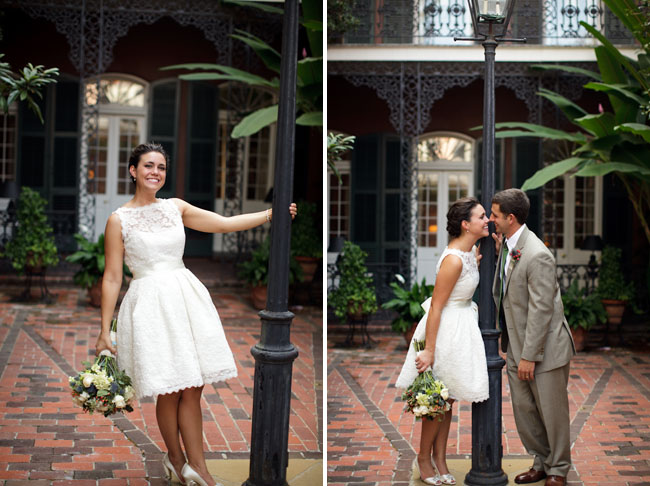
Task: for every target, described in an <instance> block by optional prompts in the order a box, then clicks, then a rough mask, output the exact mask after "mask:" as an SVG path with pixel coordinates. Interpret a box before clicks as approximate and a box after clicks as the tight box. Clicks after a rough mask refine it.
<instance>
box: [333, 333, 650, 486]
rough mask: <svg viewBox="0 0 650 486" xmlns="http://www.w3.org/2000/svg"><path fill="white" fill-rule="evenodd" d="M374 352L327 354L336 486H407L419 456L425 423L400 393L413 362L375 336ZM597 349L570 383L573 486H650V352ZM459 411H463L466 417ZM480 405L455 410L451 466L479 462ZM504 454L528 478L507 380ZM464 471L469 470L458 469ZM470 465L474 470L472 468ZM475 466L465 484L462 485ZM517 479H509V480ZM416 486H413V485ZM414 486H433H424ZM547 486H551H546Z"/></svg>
mask: <svg viewBox="0 0 650 486" xmlns="http://www.w3.org/2000/svg"><path fill="white" fill-rule="evenodd" d="M373 337H374V338H375V339H377V340H378V344H377V345H376V346H375V347H374V348H372V349H364V348H361V347H359V348H356V349H343V348H341V347H338V346H336V344H337V342H340V341H341V336H330V337H329V347H328V368H327V369H328V378H327V379H328V385H327V389H328V394H327V401H328V415H327V419H328V425H327V434H328V435H327V441H328V462H327V475H328V483H329V485H330V486H343V485H349V486H352V485H358V486H362V485H363V486H370V485H374V486H389V485H395V486H406V485H408V484H409V480H410V477H411V463H412V461H413V458H414V457H415V454H416V451H417V450H418V444H419V434H420V424H419V423H417V422H415V420H414V418H413V416H412V415H411V414H403V413H402V409H403V402H402V401H401V399H400V393H399V391H398V390H397V389H396V388H395V387H394V383H395V380H396V379H397V376H398V374H399V372H400V369H401V366H402V363H403V359H404V356H405V353H406V345H405V343H404V340H403V339H402V337H401V336H396V335H392V336H388V335H384V336H379V337H377V336H373ZM647 349H648V348H647V347H644V349H642V350H632V349H629V348H624V347H618V348H617V347H613V348H601V349H598V348H594V349H592V350H590V351H589V352H582V353H579V354H578V356H576V357H575V358H574V359H573V361H572V367H571V374H570V378H569V400H570V412H571V437H572V442H573V446H572V460H573V467H572V470H571V472H570V474H569V477H568V484H570V485H574V486H577V485H585V486H596V485H610V486H624V485H630V486H631V485H634V486H648V485H650V352H649V351H648V350H647ZM459 410H460V412H459ZM471 433H472V424H471V405H470V404H467V403H460V409H459V408H458V404H456V405H454V419H453V423H452V428H451V431H450V436H449V443H448V450H447V454H448V458H450V459H452V460H454V459H456V460H458V459H467V458H470V457H471V448H472V435H471ZM502 437H503V454H504V458H505V459H504V462H505V460H507V459H511V460H519V461H518V462H520V463H522V464H524V466H523V467H524V469H521V470H525V469H527V468H528V467H529V466H530V465H531V464H532V459H530V457H529V456H528V455H527V454H526V451H525V450H524V448H523V446H522V444H521V441H520V440H519V437H518V435H517V431H516V429H515V424H514V417H513V414H512V406H511V403H510V397H509V396H508V386H507V378H506V376H505V371H504V374H503V436H502ZM457 462H461V461H457ZM463 463H467V464H469V463H468V461H464V462H463ZM469 467H471V464H469V465H468V466H467V468H466V469H465V470H464V471H462V472H463V475H462V476H459V475H457V476H456V479H457V480H458V483H459V484H462V482H463V481H462V480H463V479H464V474H465V473H467V472H468V470H469ZM512 480H513V478H512V477H510V481H512ZM411 484H414V483H413V482H411ZM415 484H417V485H418V486H419V485H422V484H424V483H422V482H420V481H415ZM538 484H542V485H543V481H542V482H541V483H538Z"/></svg>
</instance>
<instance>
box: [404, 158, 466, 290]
mask: <svg viewBox="0 0 650 486" xmlns="http://www.w3.org/2000/svg"><path fill="white" fill-rule="evenodd" d="M472 181H473V176H472V171H471V170H427V169H425V168H422V167H421V168H420V171H419V174H418V221H417V235H418V259H417V272H416V276H417V281H418V282H420V281H422V278H423V277H424V278H426V281H427V283H428V284H433V283H434V282H435V277H436V264H437V263H438V259H439V258H440V255H441V254H442V252H443V251H444V249H445V247H446V246H447V243H448V242H449V241H448V234H447V217H446V215H447V211H448V210H449V206H450V205H451V204H453V202H454V201H455V200H456V199H459V198H461V197H465V196H469V195H470V194H473V190H474V188H473V182H472Z"/></svg>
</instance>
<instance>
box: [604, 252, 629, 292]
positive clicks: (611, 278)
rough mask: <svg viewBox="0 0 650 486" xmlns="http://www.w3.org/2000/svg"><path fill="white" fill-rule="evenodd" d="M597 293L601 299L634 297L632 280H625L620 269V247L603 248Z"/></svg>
mask: <svg viewBox="0 0 650 486" xmlns="http://www.w3.org/2000/svg"><path fill="white" fill-rule="evenodd" d="M598 295H600V298H601V299H612V300H625V301H628V300H631V299H632V298H633V297H634V282H628V281H626V280H625V277H624V276H623V272H622V271H621V249H620V248H616V247H613V246H606V247H605V248H603V253H602V257H601V263H600V270H599V272H598Z"/></svg>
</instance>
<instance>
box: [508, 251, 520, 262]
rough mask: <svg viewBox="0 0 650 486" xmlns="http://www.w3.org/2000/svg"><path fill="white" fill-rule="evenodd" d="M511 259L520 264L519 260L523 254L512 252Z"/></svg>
mask: <svg viewBox="0 0 650 486" xmlns="http://www.w3.org/2000/svg"><path fill="white" fill-rule="evenodd" d="M510 257H511V258H512V259H513V260H514V261H515V262H518V261H519V259H520V258H521V252H520V251H519V250H512V251H511V252H510Z"/></svg>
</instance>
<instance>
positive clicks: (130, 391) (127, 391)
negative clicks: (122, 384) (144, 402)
mask: <svg viewBox="0 0 650 486" xmlns="http://www.w3.org/2000/svg"><path fill="white" fill-rule="evenodd" d="M133 395H134V393H133V387H132V386H127V387H126V388H125V389H124V399H125V400H126V401H127V402H128V401H129V400H131V399H132V398H133Z"/></svg>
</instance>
